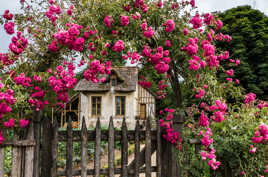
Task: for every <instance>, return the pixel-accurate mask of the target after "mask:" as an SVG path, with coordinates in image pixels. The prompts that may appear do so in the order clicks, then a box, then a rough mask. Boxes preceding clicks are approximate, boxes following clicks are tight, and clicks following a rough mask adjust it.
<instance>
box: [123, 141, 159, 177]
mask: <svg viewBox="0 0 268 177" xmlns="http://www.w3.org/2000/svg"><path fill="white" fill-rule="evenodd" d="M145 151H146V147H144V148H143V149H142V150H141V151H140V156H139V158H140V163H139V165H140V167H142V166H143V165H144V164H145ZM155 151H156V141H152V149H151V156H152V154H153V153H154V152H155ZM135 164H136V159H134V160H133V161H132V162H131V163H130V164H129V165H128V173H129V175H128V176H129V177H133V176H134V174H135ZM140 171H141V170H140Z"/></svg>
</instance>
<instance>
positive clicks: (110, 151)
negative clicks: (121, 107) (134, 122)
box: [108, 117, 114, 177]
mask: <svg viewBox="0 0 268 177" xmlns="http://www.w3.org/2000/svg"><path fill="white" fill-rule="evenodd" d="M108 168H109V177H114V123H113V118H112V117H111V118H110V123H109V139H108Z"/></svg>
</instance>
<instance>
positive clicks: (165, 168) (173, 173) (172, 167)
mask: <svg viewBox="0 0 268 177" xmlns="http://www.w3.org/2000/svg"><path fill="white" fill-rule="evenodd" d="M183 117H184V112H181V113H180V115H176V116H175V117H174V118H173V126H172V128H173V130H174V131H175V132H181V129H182V126H183V122H184V120H183ZM161 154H162V157H161V161H162V165H161V168H162V174H161V177H166V176H169V177H180V176H181V175H180V166H179V163H178V157H177V155H178V152H177V147H176V146H175V145H173V144H171V143H168V142H167V141H162V153H161Z"/></svg>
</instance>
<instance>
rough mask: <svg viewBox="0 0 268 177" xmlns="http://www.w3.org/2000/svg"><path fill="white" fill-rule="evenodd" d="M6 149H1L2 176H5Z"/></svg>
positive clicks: (0, 166) (0, 172) (0, 169)
mask: <svg viewBox="0 0 268 177" xmlns="http://www.w3.org/2000/svg"><path fill="white" fill-rule="evenodd" d="M4 167H5V148H0V176H4V174H5V168H4Z"/></svg>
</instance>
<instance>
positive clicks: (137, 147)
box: [135, 120, 140, 177]
mask: <svg viewBox="0 0 268 177" xmlns="http://www.w3.org/2000/svg"><path fill="white" fill-rule="evenodd" d="M135 160H136V161H135V177H139V176H140V123H139V120H137V121H136V127H135Z"/></svg>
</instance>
